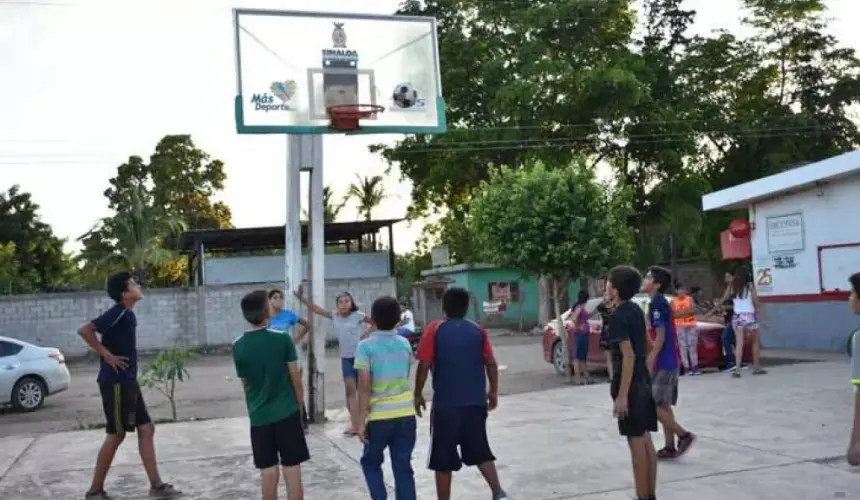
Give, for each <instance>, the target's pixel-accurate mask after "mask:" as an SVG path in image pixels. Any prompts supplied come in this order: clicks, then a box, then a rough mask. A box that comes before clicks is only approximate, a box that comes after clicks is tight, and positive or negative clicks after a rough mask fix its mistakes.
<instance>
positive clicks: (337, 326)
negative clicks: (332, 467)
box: [295, 286, 371, 436]
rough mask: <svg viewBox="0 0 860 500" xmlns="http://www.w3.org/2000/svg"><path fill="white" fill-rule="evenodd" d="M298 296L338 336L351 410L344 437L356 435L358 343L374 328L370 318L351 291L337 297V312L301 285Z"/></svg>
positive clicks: (348, 403)
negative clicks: (311, 296)
mask: <svg viewBox="0 0 860 500" xmlns="http://www.w3.org/2000/svg"><path fill="white" fill-rule="evenodd" d="M295 296H296V298H297V299H299V301H300V302H301V303H302V304H304V305H305V306H307V308H308V309H310V310H311V312H313V313H314V314H318V315H320V316H322V317H324V318H328V319H330V320H331V321H332V328H333V329H334V331H335V333H336V334H337V343H338V349H339V350H340V367H341V371H342V372H343V386H344V390H345V391H346V408H347V410H349V417H350V423H349V425H348V426H347V428H346V430H345V431H344V434H345V435H347V436H355V435H356V433H357V432H358V431H357V430H356V429H357V428H358V417H359V414H360V412H359V409H358V389H357V380H358V373H357V372H356V370H355V368H354V367H353V364H354V363H355V350H356V347H358V341H359V340H360V339H361V337H362V334H363V333H365V331H366V330H367V327H368V325H370V323H371V321H370V317H369V316H367V315H366V314H364V313H363V312H361V311H359V310H358V306H357V305H356V304H355V300H354V299H353V298H352V295H350V293H349V292H343V293H341V294H339V295H338V296H337V298H336V299H335V303H336V306H337V308H336V309H335V310H334V311H327V310H326V309H324V308H322V307H320V306H318V305H317V304H314V303H313V302H311V301H310V300H306V299H305V298H304V297H302V287H301V286H299V288H298V289H297V290H296V292H295Z"/></svg>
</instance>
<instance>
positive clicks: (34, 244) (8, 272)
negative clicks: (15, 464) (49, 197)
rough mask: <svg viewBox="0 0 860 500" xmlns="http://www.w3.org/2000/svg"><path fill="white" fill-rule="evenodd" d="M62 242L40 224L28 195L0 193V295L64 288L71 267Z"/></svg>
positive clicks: (11, 190)
mask: <svg viewBox="0 0 860 500" xmlns="http://www.w3.org/2000/svg"><path fill="white" fill-rule="evenodd" d="M63 243H64V241H63V240H62V239H60V238H58V237H57V236H55V235H54V231H53V230H52V229H51V226H49V225H48V224H46V223H44V222H43V221H42V220H41V217H40V215H39V205H37V204H36V203H35V202H34V201H33V199H32V196H31V195H30V193H25V192H22V191H21V190H20V188H19V187H18V186H12V187H11V188H9V190H8V191H6V192H5V193H0V246H2V249H0V255H2V256H0V261H2V263H0V267H2V270H0V293H33V292H44V291H50V290H52V289H55V288H58V287H62V286H64V285H66V284H67V283H68V282H69V280H70V278H71V277H72V275H73V274H74V265H73V264H72V263H71V259H70V258H69V256H68V255H67V254H66V253H65V251H64V250H63Z"/></svg>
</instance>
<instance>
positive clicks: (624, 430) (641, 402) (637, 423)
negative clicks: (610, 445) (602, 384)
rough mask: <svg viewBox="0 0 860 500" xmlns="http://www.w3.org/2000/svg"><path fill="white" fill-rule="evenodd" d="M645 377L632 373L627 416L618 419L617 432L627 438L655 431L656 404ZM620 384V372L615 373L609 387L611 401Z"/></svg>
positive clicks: (649, 384) (616, 393)
mask: <svg viewBox="0 0 860 500" xmlns="http://www.w3.org/2000/svg"><path fill="white" fill-rule="evenodd" d="M646 377H647V375H641V376H637V375H635V374H634V376H633V382H631V384H630V395H629V396H628V397H627V416H626V417H624V418H619V419H618V433H619V434H621V435H622V436H624V437H626V438H628V439H629V438H636V437H642V436H644V435H646V434H648V433H649V432H657V405H656V404H655V403H654V397H653V395H652V389H651V383H650V381H648V379H647V378H646ZM620 385H621V374H618V373H616V374H615V376H614V377H613V378H612V383H611V384H610V389H609V391H610V392H609V393H610V395H611V396H612V400H613V401H614V400H615V398H616V396H617V395H618V389H619V386H620Z"/></svg>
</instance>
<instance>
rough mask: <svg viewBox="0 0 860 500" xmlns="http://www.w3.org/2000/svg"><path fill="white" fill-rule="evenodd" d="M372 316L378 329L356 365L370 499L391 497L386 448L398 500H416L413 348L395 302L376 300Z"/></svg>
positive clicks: (358, 354)
mask: <svg viewBox="0 0 860 500" xmlns="http://www.w3.org/2000/svg"><path fill="white" fill-rule="evenodd" d="M370 318H371V319H372V320H373V325H374V330H373V332H372V333H371V334H370V335H369V336H368V337H367V338H365V339H364V340H361V341H360V342H359V343H358V346H357V347H356V352H355V362H354V363H353V367H354V368H355V369H356V370H357V371H358V409H359V412H360V413H359V416H360V417H359V420H358V436H359V438H360V439H361V440H362V441H363V442H364V452H363V453H362V455H361V468H362V470H363V471H364V478H365V480H366V481H367V488H368V490H370V498H371V500H385V499H386V498H388V492H387V490H386V487H385V480H384V479H383V476H382V462H383V461H384V460H385V456H384V453H385V449H386V448H388V454H389V455H390V457H391V470H392V471H393V472H394V491H395V495H394V496H395V498H397V500H415V475H414V472H413V471H412V450H413V449H414V448H415V434H416V422H415V402H414V401H413V400H412V387H411V386H410V383H409V368H410V366H411V364H412V346H411V345H410V344H409V341H408V340H406V338H405V337H403V336H401V335H398V332H397V325H398V323H399V322H400V320H401V315H400V304H399V303H398V302H397V299H395V298H394V297H380V298H378V299H376V300H375V301H374V302H373V305H372V306H371V308H370Z"/></svg>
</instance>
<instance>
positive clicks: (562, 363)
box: [552, 340, 567, 375]
mask: <svg viewBox="0 0 860 500" xmlns="http://www.w3.org/2000/svg"><path fill="white" fill-rule="evenodd" d="M552 366H553V367H554V368H555V372H556V373H558V374H559V375H567V360H566V359H565V356H564V345H563V344H562V343H561V340H557V341H556V342H555V344H553V345H552Z"/></svg>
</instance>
